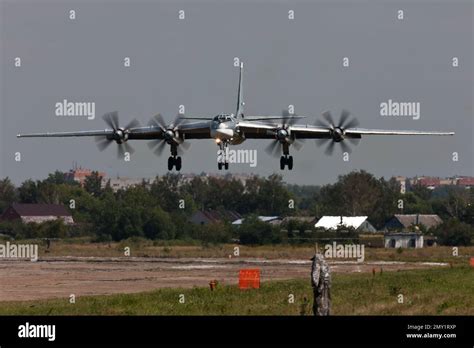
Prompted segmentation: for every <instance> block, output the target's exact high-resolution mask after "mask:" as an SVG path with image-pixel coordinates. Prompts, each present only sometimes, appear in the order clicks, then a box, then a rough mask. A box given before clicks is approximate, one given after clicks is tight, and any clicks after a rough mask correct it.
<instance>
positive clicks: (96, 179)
mask: <svg viewBox="0 0 474 348" xmlns="http://www.w3.org/2000/svg"><path fill="white" fill-rule="evenodd" d="M84 189H85V190H86V191H87V192H89V193H90V194H91V195H94V196H96V197H99V196H100V195H101V194H102V176H100V175H99V172H97V171H93V172H92V173H91V175H88V176H86V179H85V180H84Z"/></svg>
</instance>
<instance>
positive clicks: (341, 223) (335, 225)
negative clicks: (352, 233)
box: [314, 216, 377, 232]
mask: <svg viewBox="0 0 474 348" xmlns="http://www.w3.org/2000/svg"><path fill="white" fill-rule="evenodd" d="M314 227H316V228H324V229H326V230H337V229H339V228H344V227H346V228H350V227H352V228H353V229H355V230H356V231H357V232H377V230H376V229H375V227H374V226H372V224H371V223H370V222H369V221H368V220H367V216H323V217H322V218H321V219H319V221H318V222H317V223H316V224H315V225H314Z"/></svg>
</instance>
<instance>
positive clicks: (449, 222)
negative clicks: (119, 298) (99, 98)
mask: <svg viewBox="0 0 474 348" xmlns="http://www.w3.org/2000/svg"><path fill="white" fill-rule="evenodd" d="M473 195H474V192H473V190H472V188H471V189H465V188H461V187H456V186H448V187H440V188H436V189H434V190H429V189H427V188H425V187H422V186H414V187H411V188H410V189H409V191H408V192H406V193H404V194H401V193H400V186H399V184H398V183H397V181H396V180H395V179H390V180H386V179H384V178H376V177H375V176H373V175H372V174H370V173H368V172H366V171H363V170H361V171H353V172H350V173H348V174H346V175H341V176H339V177H338V180H337V181H336V182H335V183H334V184H328V185H323V186H308V185H287V184H286V183H285V182H284V181H283V179H282V176H281V175H277V174H273V175H270V176H268V177H260V176H252V177H249V178H248V179H247V180H245V182H243V181H240V180H238V179H235V178H232V177H231V176H227V177H208V176H205V175H202V176H195V177H193V178H192V179H190V180H185V179H184V178H183V177H182V176H180V175H179V174H167V175H164V176H160V177H156V178H155V179H154V180H151V182H147V181H143V182H142V183H141V184H139V185H135V186H132V187H128V188H125V189H120V190H118V191H116V192H114V190H112V188H111V186H110V182H107V184H106V185H105V186H104V185H102V178H101V177H100V176H99V174H98V172H93V173H92V174H91V175H90V176H88V177H87V178H86V179H85V182H84V185H83V186H81V185H79V184H78V183H77V182H74V181H69V180H67V179H66V176H65V175H64V173H62V172H59V171H56V172H54V173H51V174H50V175H49V176H48V177H47V178H46V179H44V180H37V181H34V180H26V181H24V182H23V183H22V184H21V185H19V186H18V187H15V185H13V183H12V182H11V180H10V179H9V178H5V179H2V180H0V214H1V213H2V212H3V211H4V210H5V209H6V208H7V207H8V206H10V205H11V204H12V203H15V202H17V203H54V204H63V205H65V206H66V207H67V208H69V210H70V211H71V213H72V215H73V218H74V220H75V222H76V223H77V225H76V226H74V227H66V226H63V225H62V224H61V223H60V222H48V223H44V224H40V225H38V226H36V224H28V225H29V226H25V225H24V224H11V223H1V224H0V233H3V234H7V235H12V236H14V237H24V238H31V237H38V236H43V237H65V236H67V235H90V236H92V237H93V238H94V240H98V241H100V240H116V241H118V240H123V239H127V238H131V237H143V238H149V239H155V240H174V239H181V240H190V241H191V240H199V241H203V242H229V241H231V240H233V239H239V240H240V241H241V242H242V243H246V244H266V243H279V242H282V241H284V240H286V238H287V237H288V235H286V236H285V235H282V232H281V230H282V228H284V229H286V230H288V231H289V232H288V234H290V237H293V236H295V235H296V236H299V237H301V238H300V239H301V240H305V236H304V234H305V231H307V230H308V229H314V227H313V226H310V225H308V224H307V223H296V222H292V225H291V226H290V228H288V226H283V227H281V226H277V227H274V226H270V225H269V224H266V223H262V222H261V221H259V220H258V219H257V216H258V215H266V216H281V217H285V216H313V217H317V218H319V217H321V216H323V215H346V216H354V215H364V216H368V217H369V221H370V222H371V223H372V224H373V225H374V226H375V227H376V228H378V229H380V228H382V227H383V225H384V223H385V222H386V221H387V220H388V219H389V218H390V217H392V216H393V215H394V214H400V213H404V214H438V215H439V216H440V217H441V218H442V219H443V220H444V224H443V225H441V226H439V227H438V228H437V229H435V230H433V231H429V232H430V233H434V234H436V235H437V236H438V239H439V240H440V241H441V242H442V243H443V244H450V245H468V244H470V243H471V242H472V239H473V224H474V218H473V216H474V207H473V205H472V204H471V202H473ZM72 202H74V204H73V205H72V204H71V203H72ZM400 202H402V204H401V205H400ZM197 210H217V211H225V210H231V211H235V212H238V213H239V214H241V215H243V216H244V217H246V219H245V221H244V223H243V224H242V225H241V226H240V227H239V228H234V227H233V226H232V225H231V224H230V222H229V221H223V222H220V223H217V224H210V225H193V224H191V223H190V222H189V218H190V217H191V216H192V214H193V213H194V212H196V211H197ZM292 231H293V232H292ZM294 231H296V232H294ZM424 232H428V231H425V230H424Z"/></svg>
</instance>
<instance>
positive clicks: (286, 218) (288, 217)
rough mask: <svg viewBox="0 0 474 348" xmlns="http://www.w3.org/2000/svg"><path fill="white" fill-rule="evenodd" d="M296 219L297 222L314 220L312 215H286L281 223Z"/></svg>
mask: <svg viewBox="0 0 474 348" xmlns="http://www.w3.org/2000/svg"><path fill="white" fill-rule="evenodd" d="M292 220H293V221H298V222H310V223H311V222H313V221H315V220H316V218H315V217H314V216H287V217H285V218H284V219H283V220H282V223H288V222H290V221H292Z"/></svg>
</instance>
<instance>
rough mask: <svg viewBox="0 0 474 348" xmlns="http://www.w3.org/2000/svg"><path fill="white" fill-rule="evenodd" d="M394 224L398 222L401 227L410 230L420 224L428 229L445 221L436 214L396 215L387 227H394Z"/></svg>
mask: <svg viewBox="0 0 474 348" xmlns="http://www.w3.org/2000/svg"><path fill="white" fill-rule="evenodd" d="M394 220H395V221H394ZM394 222H398V224H399V225H400V227H403V228H409V227H411V226H412V225H420V224H421V225H424V226H426V227H427V228H432V227H436V226H438V225H440V224H442V223H443V220H442V219H441V218H440V217H439V216H438V215H436V214H395V215H394V216H393V218H392V219H390V220H389V221H388V222H387V224H386V225H385V226H386V227H394ZM395 227H396V226H395Z"/></svg>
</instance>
